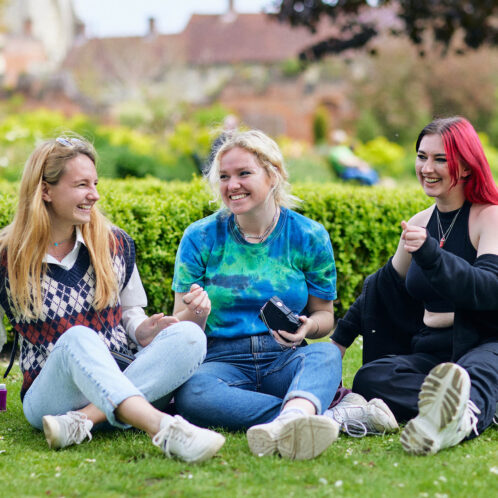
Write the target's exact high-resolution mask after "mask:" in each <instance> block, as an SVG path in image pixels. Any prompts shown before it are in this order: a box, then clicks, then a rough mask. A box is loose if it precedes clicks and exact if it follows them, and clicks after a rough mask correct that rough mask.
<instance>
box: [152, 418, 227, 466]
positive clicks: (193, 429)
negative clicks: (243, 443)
mask: <svg viewBox="0 0 498 498" xmlns="http://www.w3.org/2000/svg"><path fill="white" fill-rule="evenodd" d="M152 442H153V443H154V444H155V445H156V446H158V447H159V448H161V450H163V452H164V454H165V455H166V456H167V457H168V458H171V457H177V458H179V459H180V460H183V461H185V462H191V463H195V462H202V461H203V460H207V459H208V458H211V457H212V456H213V455H214V454H215V453H216V452H217V451H218V450H219V449H220V448H221V447H222V446H223V444H224V443H225V438H224V437H223V436H222V435H221V434H218V433H217V432H214V431H210V430H209V429H202V428H200V427H197V426H196V425H192V424H190V423H189V422H187V421H186V420H185V419H184V418H182V417H180V415H175V416H174V417H170V416H169V415H167V416H165V417H164V418H163V419H162V420H161V427H160V430H159V432H158V433H157V434H156V435H155V436H154V437H153V438H152Z"/></svg>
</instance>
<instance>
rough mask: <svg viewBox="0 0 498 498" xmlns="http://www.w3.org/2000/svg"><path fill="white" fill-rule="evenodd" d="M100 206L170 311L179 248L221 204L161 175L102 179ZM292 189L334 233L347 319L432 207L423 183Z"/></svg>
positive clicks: (6, 202)
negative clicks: (404, 224)
mask: <svg viewBox="0 0 498 498" xmlns="http://www.w3.org/2000/svg"><path fill="white" fill-rule="evenodd" d="M0 189H1V190H2V192H3V194H4V195H3V196H2V198H0V226H5V225H6V224H7V223H8V222H9V221H10V220H11V218H12V215H13V213H14V209H15V202H16V201H15V197H16V194H15V192H16V190H17V185H14V184H10V183H7V182H1V183H0ZM99 190H100V193H101V201H100V206H101V209H102V210H103V211H104V212H105V213H106V214H107V216H108V217H109V218H110V219H111V220H112V221H113V222H114V223H115V224H116V225H118V226H120V227H121V228H123V229H124V230H126V231H127V232H128V233H129V234H130V235H131V236H132V237H133V239H134V240H135V243H136V246H137V265H138V268H139V270H140V275H141V277H142V281H143V284H144V287H145V289H146V291H147V295H148V299H149V308H148V311H149V312H151V313H152V312H153V311H156V310H157V311H159V310H160V311H165V312H168V313H171V310H172V306H173V297H174V296H173V292H172V290H171V282H172V278H173V270H174V262H175V254H176V249H177V247H178V245H179V243H180V239H181V237H182V234H183V231H184V230H185V228H186V227H187V226H188V225H189V224H190V223H192V222H193V221H195V220H197V219H199V218H202V217H204V216H207V215H209V214H210V213H212V212H213V210H214V209H215V206H214V204H212V203H210V198H211V194H210V192H209V191H208V189H207V187H206V186H205V184H204V183H203V181H202V180H199V179H196V180H194V181H192V182H191V183H181V182H171V183H165V182H161V181H159V180H157V179H150V178H148V179H141V180H137V179H133V180H108V179H101V181H100V183H99ZM293 192H294V193H295V194H296V195H297V196H299V197H300V198H301V199H303V201H304V202H303V204H302V206H301V207H300V209H299V211H300V212H302V213H303V214H304V215H305V216H308V217H310V218H312V219H314V220H317V221H319V222H320V223H322V224H323V225H324V227H325V228H326V229H327V231H328V232H329V233H330V237H331V240H332V245H333V248H334V253H335V259H336V264H337V285H338V295H339V298H338V300H337V301H336V306H335V309H336V314H337V316H342V315H343V314H344V313H345V311H346V310H347V309H348V307H349V306H350V305H351V303H352V302H353V300H354V299H355V297H356V296H357V295H358V294H359V293H360V290H361V285H362V282H363V280H364V278H365V277H366V276H367V275H369V274H370V273H372V272H374V271H375V270H377V269H378V268H379V267H380V266H381V265H383V264H384V263H385V262H386V261H387V260H388V258H389V257H390V256H391V255H392V254H394V251H395V249H396V246H397V243H398V240H399V235H400V232H401V229H400V222H401V220H403V219H408V218H409V217H410V216H411V215H413V214H414V213H415V212H417V211H419V210H421V209H423V208H425V207H427V206H428V205H429V204H430V202H431V201H430V199H428V198H427V197H426V196H425V195H424V194H423V193H422V191H421V190H420V189H419V188H414V187H409V188H403V189H399V190H393V189H386V188H381V187H373V188H358V187H350V186H342V185H337V184H332V183H329V184H301V185H297V186H295V187H294V190H293Z"/></svg>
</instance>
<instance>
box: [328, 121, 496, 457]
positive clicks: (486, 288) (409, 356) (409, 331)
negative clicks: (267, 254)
mask: <svg viewBox="0 0 498 498" xmlns="http://www.w3.org/2000/svg"><path fill="white" fill-rule="evenodd" d="M416 150H417V159H416V163H415V170H416V174H417V177H418V179H419V181H420V184H421V185H422V188H423V189H424V192H425V193H426V194H427V195H428V196H429V197H432V198H434V200H435V203H434V205H433V206H431V207H429V208H428V209H425V210H424V211H421V212H420V213H417V214H416V215H415V216H413V217H412V218H411V219H410V220H409V221H408V222H406V221H403V222H401V226H402V229H403V232H402V235H401V240H400V243H399V246H398V249H397V251H396V254H395V255H394V257H393V258H392V259H390V260H389V261H388V263H387V264H386V265H385V266H384V267H382V268H381V269H380V270H379V271H377V272H376V273H374V274H373V275H371V276H370V277H368V279H367V280H366V282H365V285H364V288H363V292H362V294H361V296H360V297H359V298H358V300H357V301H356V302H355V303H354V304H353V306H352V307H351V309H350V310H349V311H348V313H347V314H346V316H345V317H344V319H342V320H340V321H339V324H338V326H337V329H336V331H335V333H334V335H333V341H334V342H335V343H336V344H338V345H339V347H340V348H341V349H342V352H343V353H344V351H345V349H346V348H347V347H348V346H349V345H350V344H351V343H352V342H353V340H354V338H355V337H356V335H358V334H359V333H360V334H362V335H363V337H364V351H363V362H364V365H363V366H362V367H361V369H360V370H359V371H358V372H357V374H356V376H355V379H354V384H353V391H354V392H357V393H360V394H362V395H363V396H365V397H366V398H368V399H370V398H374V397H376V398H381V399H383V400H384V401H385V402H386V403H387V405H388V406H389V407H390V408H391V410H392V412H393V413H394V415H395V416H396V418H397V419H398V421H407V420H409V422H408V424H407V425H406V428H405V429H404V432H403V434H402V436H401V443H402V445H403V447H404V449H405V450H406V451H407V452H409V453H413V454H429V453H436V452H437V451H439V450H440V449H443V448H447V447H450V446H454V445H456V444H458V443H459V442H460V441H462V440H463V439H465V438H467V437H469V438H470V437H475V436H476V435H478V433H480V432H482V431H484V429H486V427H488V426H489V425H491V424H492V422H493V417H494V416H495V412H496V404H497V393H498V230H497V227H498V188H497V186H496V184H495V182H494V180H493V177H492V175H491V171H490V168H489V164H488V161H487V160H486V157H485V155H484V151H483V148H482V145H481V142H480V140H479V137H478V136H477V133H476V131H475V130H474V128H473V127H472V125H471V124H470V123H469V122H468V121H467V120H466V119H464V118H461V117H452V118H446V119H437V120H435V121H433V122H432V123H430V124H429V125H427V126H426V127H425V128H424V129H423V130H422V132H421V133H420V135H419V137H418V140H417V143H416Z"/></svg>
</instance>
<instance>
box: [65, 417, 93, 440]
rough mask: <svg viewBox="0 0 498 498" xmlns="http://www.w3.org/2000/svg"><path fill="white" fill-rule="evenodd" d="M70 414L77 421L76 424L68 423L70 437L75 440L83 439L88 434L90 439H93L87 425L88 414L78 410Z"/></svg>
mask: <svg viewBox="0 0 498 498" xmlns="http://www.w3.org/2000/svg"><path fill="white" fill-rule="evenodd" d="M68 416H69V417H71V418H72V419H73V420H74V421H75V422H76V423H75V424H71V423H69V424H68V426H69V427H68V428H69V438H73V439H74V441H83V439H85V436H86V437H88V439H89V440H91V439H92V433H91V432H90V431H89V430H88V429H87V427H86V425H87V424H86V421H87V416H86V415H84V414H83V413H78V412H71V413H68Z"/></svg>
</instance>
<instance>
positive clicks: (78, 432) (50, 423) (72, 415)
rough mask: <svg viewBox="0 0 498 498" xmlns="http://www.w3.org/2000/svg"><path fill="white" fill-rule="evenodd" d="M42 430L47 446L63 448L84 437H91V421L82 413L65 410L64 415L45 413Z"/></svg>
mask: <svg viewBox="0 0 498 498" xmlns="http://www.w3.org/2000/svg"><path fill="white" fill-rule="evenodd" d="M42 422H43V432H45V439H46V440H47V443H48V446H49V448H53V449H57V448H65V447H66V446H70V445H71V444H80V443H81V442H82V441H83V440H84V439H85V438H86V437H88V439H92V434H91V433H90V430H91V429H92V427H93V422H92V421H91V420H88V418H87V417H86V415H85V414H84V413H80V412H67V413H66V414H65V415H45V416H44V417H43V419H42Z"/></svg>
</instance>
